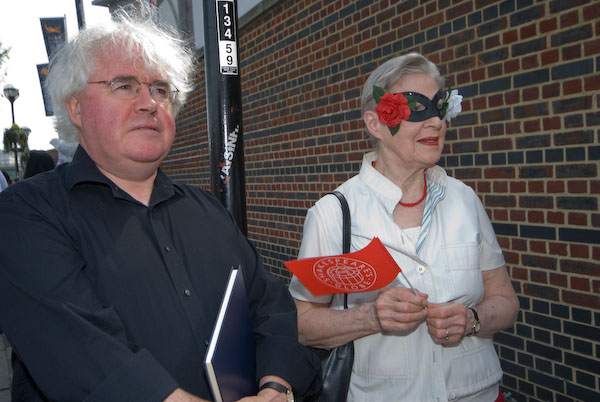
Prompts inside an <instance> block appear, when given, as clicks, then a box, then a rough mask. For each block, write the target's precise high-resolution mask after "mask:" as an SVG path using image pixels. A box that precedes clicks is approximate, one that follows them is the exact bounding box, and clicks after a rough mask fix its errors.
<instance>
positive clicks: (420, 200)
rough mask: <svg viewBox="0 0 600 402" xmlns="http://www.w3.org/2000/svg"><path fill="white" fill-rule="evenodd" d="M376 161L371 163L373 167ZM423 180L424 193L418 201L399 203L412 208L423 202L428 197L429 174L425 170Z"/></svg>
mask: <svg viewBox="0 0 600 402" xmlns="http://www.w3.org/2000/svg"><path fill="white" fill-rule="evenodd" d="M376 163H377V161H373V163H371V165H372V166H373V167H375V165H376ZM423 182H424V183H425V185H424V186H423V195H422V196H421V198H419V200H418V201H415V202H402V201H399V202H398V204H400V205H402V206H403V207H407V208H411V207H415V206H417V205H419V204H420V203H422V202H423V200H424V199H425V197H427V175H426V174H425V172H423Z"/></svg>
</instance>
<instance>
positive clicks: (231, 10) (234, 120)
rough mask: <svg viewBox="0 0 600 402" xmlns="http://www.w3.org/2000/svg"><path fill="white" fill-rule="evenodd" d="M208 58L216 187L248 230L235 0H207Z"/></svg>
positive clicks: (209, 115)
mask: <svg viewBox="0 0 600 402" xmlns="http://www.w3.org/2000/svg"><path fill="white" fill-rule="evenodd" d="M204 63H205V68H206V80H205V82H206V104H207V116H208V137H209V147H210V172H211V187H212V191H213V193H214V194H215V195H216V196H217V198H218V199H219V200H220V201H221V202H222V203H223V205H225V207H226V208H227V209H228V210H229V212H230V213H231V215H232V216H233V218H234V219H235V220H236V222H237V224H238V226H239V227H240V229H241V230H242V232H243V233H244V234H245V233H246V232H247V224H246V193H245V177H244V174H245V173H244V146H243V131H242V100H241V98H242V95H241V82H240V68H239V60H238V41H237V2H236V1H235V0H204Z"/></svg>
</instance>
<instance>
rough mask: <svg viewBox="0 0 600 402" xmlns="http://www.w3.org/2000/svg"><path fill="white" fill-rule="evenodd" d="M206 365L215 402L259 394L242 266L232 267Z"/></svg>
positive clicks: (250, 320)
mask: <svg viewBox="0 0 600 402" xmlns="http://www.w3.org/2000/svg"><path fill="white" fill-rule="evenodd" d="M204 367H205V373H206V377H207V379H208V384H209V386H210V389H211V392H212V394H213V398H214V400H215V402H234V401H237V400H238V399H241V398H243V397H245V396H250V395H256V393H257V392H258V385H257V381H256V342H255V340H254V327H253V326H252V319H251V318H250V308H249V307H248V298H247V297H246V286H245V285H244V275H243V274H242V270H241V268H232V269H231V273H230V274H229V280H228V281H227V286H226V288H225V294H224V295H223V301H222V302H221V308H220V309H219V314H218V315H217V321H216V323H215V327H214V329H213V333H212V336H211V338H210V342H209V344H208V350H207V351H206V357H205V359H204Z"/></svg>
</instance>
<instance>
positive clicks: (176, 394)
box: [164, 388, 209, 402]
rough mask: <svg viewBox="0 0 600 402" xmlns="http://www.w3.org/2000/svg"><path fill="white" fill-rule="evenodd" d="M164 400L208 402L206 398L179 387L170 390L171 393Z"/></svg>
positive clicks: (165, 401)
mask: <svg viewBox="0 0 600 402" xmlns="http://www.w3.org/2000/svg"><path fill="white" fill-rule="evenodd" d="M164 402H209V401H207V400H206V399H202V398H198V397H197V396H194V395H192V394H190V393H189V392H185V391H184V390H182V389H181V388H177V389H176V390H175V391H173V392H171V394H170V395H169V396H168V397H167V399H165V400H164Z"/></svg>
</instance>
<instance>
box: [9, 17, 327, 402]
mask: <svg viewBox="0 0 600 402" xmlns="http://www.w3.org/2000/svg"><path fill="white" fill-rule="evenodd" d="M192 67H193V63H192V57H191V55H190V53H189V52H187V51H186V50H185V48H184V47H183V46H182V45H181V44H180V42H178V41H177V40H176V39H175V38H174V37H172V36H170V35H169V34H167V33H166V32H165V31H162V30H160V29H158V28H157V27H156V26H155V25H154V23H152V21H151V20H149V19H148V20H147V21H141V22H139V21H134V20H132V19H130V18H129V17H128V16H127V15H122V16H121V19H120V21H119V22H111V23H110V24H105V25H103V26H101V27H100V26H99V27H92V28H89V29H87V30H84V31H82V32H80V33H79V35H78V36H77V37H76V38H75V39H74V40H73V41H71V42H69V43H67V44H66V45H65V46H64V47H62V48H61V49H60V50H58V51H57V53H56V55H55V56H54V57H53V60H52V61H51V66H50V72H49V75H48V78H47V82H48V84H49V89H50V93H51V96H52V100H53V105H54V109H55V113H56V116H57V126H58V128H59V129H60V131H61V133H62V137H63V138H65V139H66V140H69V141H73V140H76V139H78V140H79V143H80V146H79V148H78V149H77V151H76V152H75V155H74V157H73V160H72V162H71V163H66V164H61V165H60V166H58V167H57V168H56V169H55V170H54V171H52V172H47V173H44V174H41V175H38V176H36V177H33V178H31V179H28V180H26V181H23V182H22V183H19V184H17V185H15V186H11V188H9V189H8V190H7V191H5V192H3V193H2V194H1V195H0V222H2V225H3V226H4V225H6V226H7V227H10V228H11V235H10V236H6V235H5V236H3V239H2V242H1V245H0V327H1V328H2V329H3V330H4V331H5V333H6V335H7V337H8V339H9V341H10V343H11V345H12V346H13V350H14V352H15V355H14V358H15V362H14V383H13V389H12V392H13V400H27V401H50V400H52V401H82V400H85V401H111V402H112V401H163V400H167V401H198V400H204V399H209V398H210V397H211V395H210V392H209V388H208V384H207V381H206V379H205V375H204V370H203V357H204V355H205V352H206V348H207V344H208V339H209V338H210V335H211V331H212V328H213V326H214V322H215V320H216V317H217V312H218V309H219V306H220V302H221V297H222V294H223V292H224V289H225V284H226V281H227V278H228V275H229V270H230V268H231V267H232V266H238V265H241V267H242V272H243V275H244V279H245V283H246V290H247V294H248V303H249V307H250V311H251V315H252V322H253V326H254V332H255V338H256V346H257V349H256V356H257V363H256V375H257V386H259V387H260V388H261V389H260V391H259V393H258V395H257V396H253V397H249V398H244V400H246V399H247V400H248V401H263V402H265V401H267V402H269V401H285V400H290V398H292V397H293V392H295V393H296V394H299V395H309V394H312V393H314V392H316V391H317V390H318V388H319V386H320V380H319V377H318V371H319V367H320V363H319V361H318V359H316V357H315V356H314V355H313V354H312V353H311V352H310V351H308V350H307V349H306V348H305V347H303V346H302V345H300V344H299V343H298V339H297V327H296V325H297V324H296V309H295V306H294V302H293V301H292V299H291V297H290V296H289V293H288V291H287V289H286V288H285V286H284V285H283V284H282V283H281V281H279V280H278V279H277V278H275V277H274V276H272V275H271V274H270V273H268V272H267V271H266V269H265V268H264V266H263V265H262V263H261V261H260V258H259V256H258V253H257V251H256V250H255V249H254V248H253V247H252V245H251V244H250V243H249V242H248V241H247V239H246V238H245V237H244V236H243V234H242V233H241V232H240V231H239V229H238V228H237V225H236V224H235V222H233V220H232V218H231V216H230V215H229V214H228V213H227V211H226V210H225V209H224V208H223V207H222V206H221V205H220V203H219V202H218V201H217V200H216V198H215V197H213V196H212V194H210V193H209V192H206V191H201V190H199V189H196V188H192V187H189V186H185V185H179V184H175V183H173V182H171V181H170V180H169V179H168V178H167V177H166V175H165V174H164V173H163V172H162V171H161V170H160V169H159V166H160V164H161V162H162V161H163V159H164V158H165V156H166V155H167V153H168V152H169V149H170V147H171V145H172V143H173V139H174V137H175V117H174V116H175V114H176V113H177V111H178V110H179V108H180V107H181V106H182V104H183V102H184V97H185V96H184V95H185V92H187V91H189V90H190V89H191V81H190V78H189V77H190V75H191V74H190V73H191V70H192ZM4 233H5V232H4ZM292 391H293V392H292ZM200 398H204V399H200Z"/></svg>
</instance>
